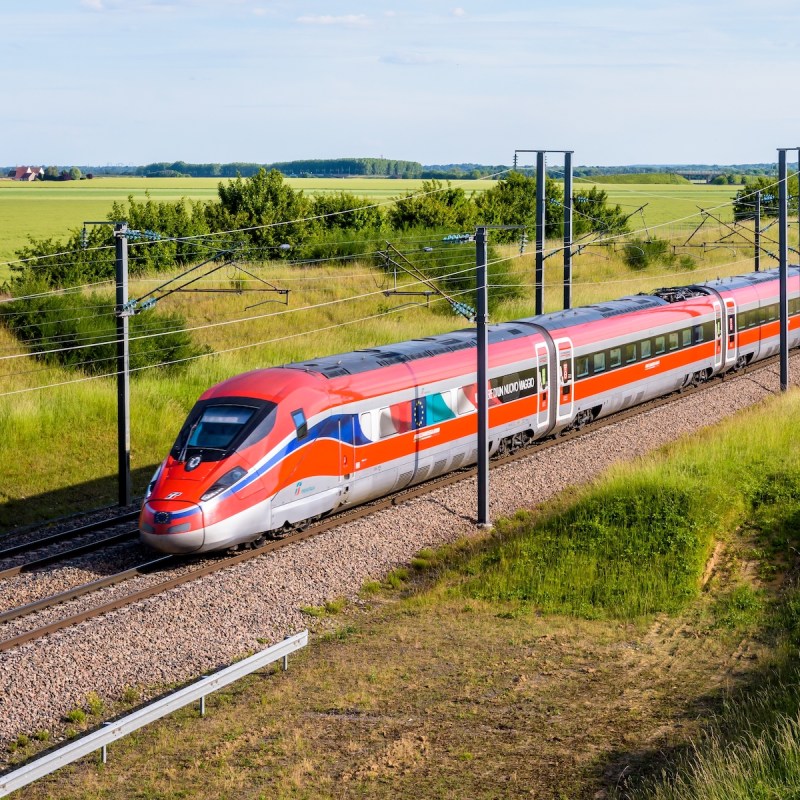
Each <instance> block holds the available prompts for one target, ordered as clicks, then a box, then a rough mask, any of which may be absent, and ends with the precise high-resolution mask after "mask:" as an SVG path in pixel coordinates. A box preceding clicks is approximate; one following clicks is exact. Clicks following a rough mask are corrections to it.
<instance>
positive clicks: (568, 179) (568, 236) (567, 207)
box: [564, 150, 572, 309]
mask: <svg viewBox="0 0 800 800" xmlns="http://www.w3.org/2000/svg"><path fill="white" fill-rule="evenodd" d="M564 308H565V309H567V308H572V151H571V150H566V151H565V152H564Z"/></svg>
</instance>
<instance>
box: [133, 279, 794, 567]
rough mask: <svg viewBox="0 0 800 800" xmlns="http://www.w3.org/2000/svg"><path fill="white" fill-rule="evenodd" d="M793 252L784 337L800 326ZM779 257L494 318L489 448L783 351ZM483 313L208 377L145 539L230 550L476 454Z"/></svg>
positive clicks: (160, 483) (167, 547) (146, 522)
mask: <svg viewBox="0 0 800 800" xmlns="http://www.w3.org/2000/svg"><path fill="white" fill-rule="evenodd" d="M799 296H800V270H798V269H797V268H791V269H790V270H789V298H790V300H789V314H790V319H789V330H790V334H789V337H790V338H789V344H790V346H792V347H794V346H797V345H798V344H800V299H799ZM778 297H779V282H778V273H777V270H771V271H767V272H756V273H751V274H749V275H742V276H738V277H732V278H724V279H721V280H716V281H710V282H708V283H704V284H697V285H693V286H687V287H679V288H672V289H661V290H658V291H656V292H654V293H653V294H650V295H636V296H633V297H623V298H621V299H619V300H612V301H609V302H606V303H600V304H598V305H593V306H585V307H582V308H575V309H571V310H569V311H559V312H556V313H552V314H544V315H541V316H535V317H529V318H527V319H520V320H517V321H515V322H506V323H502V324H498V325H493V326H491V327H490V328H489V377H490V381H489V386H487V387H485V391H487V392H488V393H489V403H490V408H489V425H490V440H491V449H492V452H495V451H497V450H500V449H506V448H515V447H517V446H519V445H521V444H524V443H526V442H530V441H532V440H534V439H541V438H543V437H545V436H552V435H554V434H556V433H559V432H560V431H564V430H565V429H568V428H574V427H579V426H581V425H582V424H584V423H586V422H587V421H590V420H593V419H596V418H598V417H602V416H605V415H607V414H611V413H612V412H615V411H619V410H620V409H623V408H627V407H628V406H633V405H636V404H637V403H642V402H644V401H646V400H649V399H651V398H653V397H657V396H660V395H664V394H668V393H670V392H674V391H676V390H678V389H680V388H681V387H684V386H687V385H689V384H695V383H698V382H702V381H705V380H707V379H708V378H710V377H711V376H713V375H717V374H719V373H723V372H726V371H729V370H733V369H737V368H739V367H741V366H743V365H744V364H746V363H748V362H750V361H754V360H757V359H762V358H766V357H768V356H771V355H773V354H775V353H776V352H777V351H778V347H779V324H780V323H779V305H778ZM476 371H477V363H476V340H475V330H474V329H466V330H460V331H455V332H453V333H449V334H443V335H441V336H431V337H426V338H423V339H413V340H411V341H408V342H401V343H399V344H393V345H387V346H385V347H376V348H374V349H369V350H358V351H356V352H353V353H345V354H343V355H338V356H328V357H325V358H319V359H315V360H312V361H303V362H300V363H297V364H287V365H286V366H283V367H276V368H269V369H259V370H255V371H253V372H248V373H245V374H243V375H238V376H236V377H234V378H230V379H229V380H226V381H224V382H222V383H220V384H218V385H217V386H213V387H212V388H210V389H209V390H208V391H207V392H205V394H203V396H202V397H201V398H200V400H199V401H198V402H197V404H196V405H195V407H194V408H193V409H192V411H191V413H190V414H189V417H188V419H187V420H186V422H185V423H184V425H183V427H182V428H181V431H180V433H179V434H178V438H177V440H176V441H175V444H174V445H173V447H172V450H171V451H170V453H169V455H168V456H167V458H166V460H165V461H164V462H163V464H161V466H160V467H159V468H158V470H157V471H156V473H155V475H154V476H153V480H152V481H151V483H150V485H149V487H148V490H147V495H146V498H145V501H144V505H143V508H142V512H141V516H140V521H139V528H140V531H141V538H142V540H143V541H144V542H145V543H146V544H148V545H150V546H152V547H154V548H155V549H157V550H161V551H164V552H169V553H193V552H205V551H209V550H219V549H227V548H230V547H234V546H237V545H240V544H244V543H248V542H254V541H260V540H261V539H262V537H264V536H265V535H266V534H268V533H270V532H273V531H279V530H281V529H288V528H292V527H296V526H300V525H303V524H305V523H306V522H307V521H313V520H316V519H318V518H319V517H321V516H323V515H325V514H329V513H330V512H332V511H337V510H339V509H342V508H344V507H349V506H353V505H356V504H358V503H363V502H366V501H368V500H372V499H374V498H376V497H380V496H381V495H385V494H387V493H389V492H392V491H395V490H398V489H402V488H404V487H407V486H410V485H412V484H415V483H419V482H420V481H423V480H425V479H427V478H431V477H433V476H436V475H441V474H442V473H445V472H448V471H450V470H454V469H457V468H458V467H461V466H464V465H465V464H469V463H471V462H475V461H476V460H477V449H476V443H477V437H476V429H477V414H476V402H477V401H476V397H477V392H478V386H477V384H476Z"/></svg>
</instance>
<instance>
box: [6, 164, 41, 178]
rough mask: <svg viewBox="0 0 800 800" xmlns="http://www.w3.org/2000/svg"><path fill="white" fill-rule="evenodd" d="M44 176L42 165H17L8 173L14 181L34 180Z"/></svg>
mask: <svg viewBox="0 0 800 800" xmlns="http://www.w3.org/2000/svg"><path fill="white" fill-rule="evenodd" d="M40 176H42V177H43V176H44V167H17V168H16V169H15V170H14V172H13V174H11V175H10V177H11V179H12V180H14V181H35V180H36V179H37V178H38V177H40Z"/></svg>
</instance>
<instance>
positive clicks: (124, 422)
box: [114, 222, 131, 506]
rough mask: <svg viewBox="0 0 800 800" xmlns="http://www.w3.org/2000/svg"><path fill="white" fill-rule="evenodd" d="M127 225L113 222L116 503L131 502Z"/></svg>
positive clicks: (124, 504) (126, 503)
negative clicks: (115, 336) (115, 359)
mask: <svg viewBox="0 0 800 800" xmlns="http://www.w3.org/2000/svg"><path fill="white" fill-rule="evenodd" d="M127 234H128V225H127V223H125V222H118V223H116V224H115V225H114V252H115V257H116V281H117V297H116V300H117V304H116V308H115V310H114V311H115V315H116V318H117V362H116V368H117V369H116V372H117V459H118V461H117V463H118V469H117V474H118V476H119V477H118V482H119V505H120V506H128V505H130V503H131V411H130V380H131V375H130V342H129V341H128V318H129V316H130V311H129V309H128V307H127V306H128V236H127Z"/></svg>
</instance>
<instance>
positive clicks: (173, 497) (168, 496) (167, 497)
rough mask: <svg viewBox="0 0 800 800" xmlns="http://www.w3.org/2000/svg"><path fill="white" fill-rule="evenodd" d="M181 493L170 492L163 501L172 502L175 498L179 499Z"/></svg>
mask: <svg viewBox="0 0 800 800" xmlns="http://www.w3.org/2000/svg"><path fill="white" fill-rule="evenodd" d="M182 494H183V492H170V493H169V494H168V495H167V496H166V497H165V498H164V499H165V500H174V499H175V498H176V497H180V496H181V495H182Z"/></svg>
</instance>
